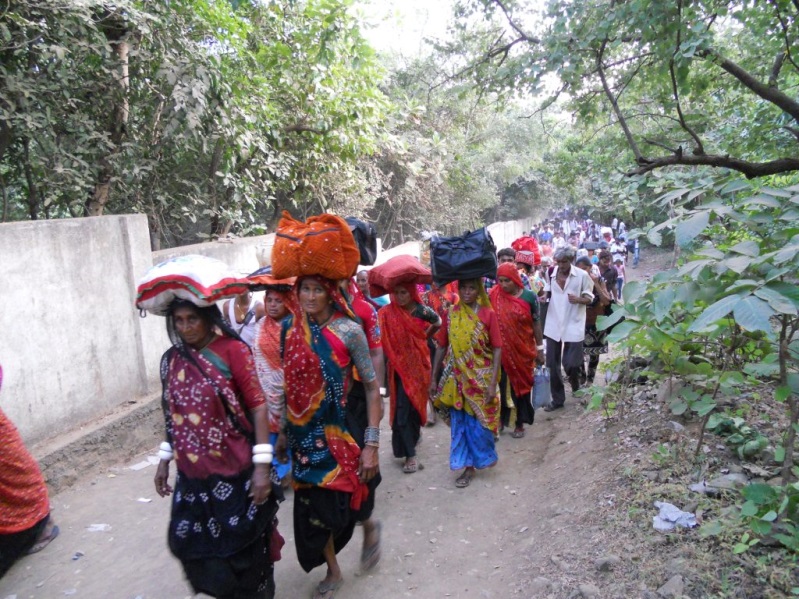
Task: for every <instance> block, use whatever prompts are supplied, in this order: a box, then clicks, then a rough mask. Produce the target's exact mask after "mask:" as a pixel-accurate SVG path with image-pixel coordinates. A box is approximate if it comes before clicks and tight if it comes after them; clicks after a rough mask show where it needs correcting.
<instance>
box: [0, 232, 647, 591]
mask: <svg viewBox="0 0 799 599" xmlns="http://www.w3.org/2000/svg"><path fill="white" fill-rule="evenodd" d="M525 237H527V238H529V244H527V241H528V239H522V240H521V241H522V242H523V243H522V246H524V247H533V248H537V250H536V251H528V250H516V249H513V248H502V249H500V250H499V252H498V253H497V262H498V268H497V270H496V276H495V277H480V278H469V279H463V280H458V281H452V282H443V281H434V282H433V283H432V284H428V285H423V284H419V283H402V284H397V285H395V286H393V287H392V288H391V289H389V290H388V292H389V293H388V294H387V295H388V297H387V298H386V297H381V296H378V297H372V296H371V295H370V285H369V280H370V273H369V272H367V271H361V272H358V273H357V275H356V276H355V277H353V278H352V279H331V278H327V277H324V276H321V275H313V276H305V275H303V276H298V277H296V278H292V279H275V278H272V277H271V276H270V275H269V271H267V272H266V274H265V275H264V276H261V277H257V280H258V285H253V286H252V287H251V289H250V290H249V291H247V292H244V293H240V294H239V295H237V296H236V297H233V298H231V299H230V300H228V301H227V302H226V303H224V304H223V306H222V309H221V310H220V309H219V308H218V307H217V306H216V305H210V306H207V307H201V306H198V305H197V304H196V303H193V302H191V301H187V300H182V299H176V300H174V301H173V302H172V303H171V304H170V305H169V308H168V310H167V312H166V325H167V331H168V333H169V337H170V339H171V341H172V347H171V348H170V349H169V350H168V351H167V352H166V353H165V354H164V356H163V358H162V363H161V379H162V385H163V396H162V405H163V410H164V422H165V432H166V434H165V441H164V442H163V443H162V444H161V447H160V449H159V456H160V458H161V460H160V463H159V466H158V468H157V472H156V475H155V479H154V484H155V489H156V491H157V493H158V494H159V495H161V496H164V497H165V496H169V495H171V496H172V511H171V518H170V524H169V531H168V539H169V546H170V549H171V551H172V553H173V554H174V555H175V556H176V557H177V558H178V559H179V560H180V561H181V563H182V565H183V569H184V572H185V575H186V577H187V579H188V581H189V583H190V584H191V586H192V588H193V590H194V591H195V592H198V593H199V592H203V593H206V594H208V595H211V596H213V597H224V598H231V599H233V598H237V599H244V598H259V599H263V598H271V597H274V595H275V583H274V564H275V562H276V561H278V560H279V559H280V556H281V549H282V546H283V544H284V541H283V537H282V536H281V534H280V532H279V530H278V519H277V513H278V509H279V503H280V502H281V501H282V500H283V494H284V490H285V489H286V488H288V486H289V484H290V485H291V487H292V488H293V492H294V509H293V527H294V535H293V536H294V542H295V550H296V554H297V558H298V560H299V563H300V565H301V566H302V568H303V569H304V570H305V571H306V572H310V571H311V570H313V569H314V568H317V567H319V566H322V565H324V566H326V574H325V577H324V578H323V579H322V580H321V582H319V583H318V585H317V586H316V587H315V590H314V594H313V598H314V599H331V598H332V597H334V596H335V595H336V594H337V592H338V590H339V589H340V587H341V584H342V581H343V578H344V577H343V574H342V571H341V568H340V567H339V564H338V560H337V554H338V552H339V551H341V549H342V548H343V547H345V546H346V545H347V544H348V542H349V541H350V539H351V537H352V536H353V534H354V531H355V528H356V525H360V528H361V530H362V531H363V540H362V546H361V567H362V569H363V570H364V571H369V570H370V569H372V568H374V567H375V566H376V565H377V563H378V562H379V560H380V557H381V523H380V521H379V520H377V519H376V518H375V517H374V512H375V499H376V491H377V488H378V486H379V484H380V482H381V479H382V474H381V468H380V462H379V454H378V450H379V447H380V423H381V420H382V418H383V398H385V397H387V398H388V403H389V424H390V427H391V448H392V453H393V456H394V457H395V458H397V459H398V460H402V466H401V469H399V470H401V472H402V473H405V474H409V475H411V474H414V473H416V472H418V471H419V470H421V469H422V468H423V467H424V464H423V460H422V458H421V457H420V455H419V453H418V445H419V441H420V438H421V434H422V429H423V427H425V426H430V425H433V424H435V423H436V422H437V421H442V422H444V423H446V424H447V425H448V426H449V429H450V452H449V465H450V468H451V470H453V471H454V472H456V473H457V475H456V477H455V480H454V484H455V486H456V487H457V488H466V487H468V486H469V485H470V483H471V481H472V479H473V478H474V477H475V476H476V475H477V471H478V470H482V469H485V468H490V467H492V466H494V465H495V464H496V463H497V462H498V459H499V455H498V452H497V445H496V443H497V440H498V439H499V437H500V434H501V433H502V432H503V431H504V430H505V429H508V433H509V436H510V437H511V438H513V439H519V438H522V437H524V435H525V430H526V429H525V426H530V425H532V424H533V423H534V421H535V409H534V408H533V404H532V402H531V393H532V391H533V388H534V385H535V376H534V373H535V371H536V369H537V368H538V367H542V366H544V365H545V366H546V367H547V368H548V369H549V371H550V377H549V381H550V382H549V385H550V389H549V391H550V395H551V403H549V405H547V406H545V408H544V409H545V410H547V411H553V410H558V409H560V408H562V407H563V406H564V403H565V401H566V383H567V381H568V384H569V386H570V388H571V390H572V392H576V391H577V390H579V389H580V387H581V386H582V385H585V384H592V383H593V381H594V377H595V375H596V371H597V366H598V362H599V359H600V355H601V354H603V353H606V352H607V351H608V346H607V342H606V339H605V338H606V334H607V333H606V332H603V331H599V330H598V329H597V318H598V317H599V316H600V315H603V314H608V313H609V310H610V309H611V306H612V304H613V303H614V302H618V301H620V300H621V294H622V289H623V285H624V268H625V264H626V263H627V262H628V259H629V257H630V256H632V260H633V263H632V266H633V268H634V267H635V266H637V264H638V260H639V252H638V244H637V240H629V239H628V238H627V230H626V227H625V224H624V223H623V222H619V221H618V220H617V219H615V218H614V219H613V222H612V224H611V225H610V226H609V227H602V226H600V225H598V224H597V223H593V222H591V221H588V220H581V221H578V220H576V219H565V218H564V219H562V221H560V222H559V223H554V222H552V223H544V224H541V225H539V226H537V227H535V228H534V229H533V230H532V231H531V233H530V235H529V236H525ZM514 243H515V242H514ZM254 289H255V290H258V291H260V290H264V291H265V293H264V295H263V301H262V300H260V299H258V298H257V297H256V296H255V295H254V293H253V290H254ZM586 358H587V361H586ZM0 416H2V414H1V413H0ZM0 420H2V419H1V418H0ZM172 461H175V464H176V469H177V475H176V477H175V479H174V482H173V483H170V463H171V462H172ZM39 478H40V475H39ZM0 482H2V480H0ZM34 482H37V484H39V489H40V491H38V493H39V495H41V493H42V492H41V489H42V487H43V485H42V484H41V481H40V480H38V479H37V481H34ZM39 504H40V505H39V507H37V509H36V510H35V513H33V511H32V513H31V515H30V517H29V518H27V519H26V521H25V524H24V525H25V526H26V529H25V530H26V536H25V542H24V543H23V544H21V545H20V549H19V550H18V551H17V553H16V554H15V555H14V559H16V557H18V555H19V554H21V553H24V552H25V551H30V550H31V548H33V549H34V550H35V549H36V548H37V547H39V548H40V546H42V544H43V543H44V544H46V542H49V540H51V539H52V538H54V537H55V535H57V528H54V527H53V525H52V522H51V521H50V520H49V517H48V510H47V502H46V493H45V495H44V497H43V498H42V497H40V501H39ZM0 524H2V519H0ZM2 543H3V537H2V535H0V557H5V555H4V553H3V551H5V549H3V547H4V546H3V544H2ZM9 563H10V562H9Z"/></svg>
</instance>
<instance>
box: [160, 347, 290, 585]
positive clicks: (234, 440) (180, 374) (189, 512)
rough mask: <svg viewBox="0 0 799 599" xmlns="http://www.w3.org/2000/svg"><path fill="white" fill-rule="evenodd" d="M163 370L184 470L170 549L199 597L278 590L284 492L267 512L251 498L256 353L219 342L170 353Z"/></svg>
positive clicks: (258, 401)
mask: <svg viewBox="0 0 799 599" xmlns="http://www.w3.org/2000/svg"><path fill="white" fill-rule="evenodd" d="M161 368H162V379H163V381H164V391H163V404H164V408H165V417H166V423H167V435H168V437H169V439H170V440H171V443H172V448H173V451H174V453H175V462H176V464H177V468H178V474H177V478H176V480H175V492H174V495H173V498H172V514H171V519H170V523H169V535H168V538H169V547H170V549H171V551H172V553H173V554H174V555H175V556H176V557H178V558H179V559H180V560H181V562H182V563H183V566H184V570H185V572H186V575H187V577H188V579H189V582H190V583H191V585H192V587H193V588H194V590H195V592H204V593H207V594H209V595H212V596H218V595H223V594H229V593H231V592H233V591H234V590H237V592H251V593H254V592H256V591H258V590H259V589H260V590H264V589H266V588H267V587H269V586H270V585H274V579H273V576H272V574H273V566H272V561H273V560H274V559H279V547H280V545H282V538H280V535H279V534H278V533H277V530H276V528H274V527H273V523H274V521H275V514H276V513H277V506H278V504H277V500H278V498H277V497H276V491H277V493H279V487H278V488H277V489H276V485H273V492H272V495H270V498H269V500H268V501H267V503H266V504H264V505H262V506H257V505H255V504H254V503H253V502H252V497H250V495H249V490H250V478H251V476H252V471H253V465H252V432H253V429H252V425H251V424H250V422H249V421H248V419H247V415H246V412H245V409H246V410H252V409H254V408H257V407H260V406H262V405H263V404H264V397H263V393H262V391H261V387H260V384H259V382H258V378H257V376H256V373H255V366H254V364H253V360H252V355H251V354H250V350H249V348H248V347H247V346H246V345H245V344H244V343H242V342H240V341H237V340H234V339H230V338H228V337H217V338H216V339H214V340H213V341H212V342H211V343H210V344H209V345H208V346H207V347H205V348H204V349H202V350H201V351H195V350H194V349H192V348H189V347H185V346H184V347H182V348H172V349H170V350H169V351H168V352H167V353H166V354H164V357H163V359H162V362H161ZM265 549H276V550H277V555H275V554H272V558H271V559H270V551H267V552H266V553H265V552H264V551H265ZM231 585H232V586H231ZM237 585H238V586H237Z"/></svg>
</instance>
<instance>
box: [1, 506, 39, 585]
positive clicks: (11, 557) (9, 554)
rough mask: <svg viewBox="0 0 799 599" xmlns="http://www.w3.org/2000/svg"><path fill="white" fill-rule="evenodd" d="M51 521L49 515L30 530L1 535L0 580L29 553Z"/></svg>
mask: <svg viewBox="0 0 799 599" xmlns="http://www.w3.org/2000/svg"><path fill="white" fill-rule="evenodd" d="M49 520H50V515H49V514H48V515H47V516H45V517H44V518H42V519H41V520H39V521H38V522H37V523H36V524H34V525H33V526H31V527H30V528H27V529H25V530H21V531H19V532H15V533H12V534H10V535H0V578H2V577H3V576H4V575H5V573H6V572H8V570H9V569H10V568H11V566H13V565H14V562H16V561H17V560H18V559H19V558H21V557H22V556H23V555H25V554H26V553H28V551H29V550H30V548H31V547H33V545H34V544H35V543H36V539H38V538H39V534H41V532H42V531H43V530H44V527H45V526H47V522H48V521H49Z"/></svg>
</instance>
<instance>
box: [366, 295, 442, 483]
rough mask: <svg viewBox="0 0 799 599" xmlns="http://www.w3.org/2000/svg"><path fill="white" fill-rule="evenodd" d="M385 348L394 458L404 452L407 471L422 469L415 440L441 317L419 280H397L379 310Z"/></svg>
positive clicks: (423, 416)
mask: <svg viewBox="0 0 799 599" xmlns="http://www.w3.org/2000/svg"><path fill="white" fill-rule="evenodd" d="M378 318H379V319H380V331H381V334H382V341H383V351H384V352H385V354H386V357H387V358H388V385H389V395H390V397H391V412H390V421H391V433H392V435H391V446H392V448H393V450H394V457H395V458H405V465H404V466H403V468H402V471H403V472H405V473H406V474H412V473H413V472H416V471H417V470H418V469H419V463H418V461H417V460H416V444H417V443H418V442H419V437H420V434H421V426H422V423H423V422H426V421H427V402H428V389H429V388H430V374H431V366H430V350H429V349H428V347H427V341H428V339H429V338H430V336H431V335H433V334H434V333H435V332H436V331H437V330H438V328H439V327H440V326H441V317H440V316H439V315H438V314H436V312H435V311H434V310H433V309H432V308H430V307H429V306H425V305H424V304H423V303H422V300H421V298H420V297H419V293H418V291H417V289H416V285H415V284H412V283H409V284H404V285H398V286H396V287H395V288H394V289H393V291H392V293H391V303H390V304H388V305H387V306H386V307H385V308H383V309H382V310H380V312H378Z"/></svg>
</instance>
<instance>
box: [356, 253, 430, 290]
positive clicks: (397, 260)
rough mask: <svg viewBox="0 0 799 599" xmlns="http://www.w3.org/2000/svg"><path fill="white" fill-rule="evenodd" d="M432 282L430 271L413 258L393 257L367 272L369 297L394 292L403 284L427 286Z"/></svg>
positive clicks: (405, 256) (404, 256)
mask: <svg viewBox="0 0 799 599" xmlns="http://www.w3.org/2000/svg"><path fill="white" fill-rule="evenodd" d="M432 282H433V275H432V274H431V273H430V269H429V268H426V267H425V266H424V265H423V264H422V263H421V262H419V260H417V259H416V258H414V257H413V256H407V255H403V256H394V257H393V258H389V259H388V260H387V261H386V262H384V263H383V264H380V265H379V266H375V267H374V268H373V269H372V270H370V271H369V295H371V296H372V297H379V296H381V295H386V294H387V293H391V292H392V291H394V287H396V286H397V285H401V284H404V283H414V284H417V285H418V284H422V285H429V284H430V283H432Z"/></svg>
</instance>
